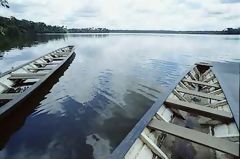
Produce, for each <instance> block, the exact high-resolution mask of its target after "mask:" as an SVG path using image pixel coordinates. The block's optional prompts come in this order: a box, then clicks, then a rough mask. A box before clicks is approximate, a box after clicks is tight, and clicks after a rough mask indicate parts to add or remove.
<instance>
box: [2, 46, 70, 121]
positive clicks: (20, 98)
mask: <svg viewBox="0 0 240 159" xmlns="http://www.w3.org/2000/svg"><path fill="white" fill-rule="evenodd" d="M66 47H69V46H66ZM66 47H63V48H66ZM60 49H62V48H60ZM60 49H57V50H60ZM74 49H75V47H74V46H72V48H71V50H70V53H69V55H68V56H66V58H65V59H64V60H62V61H61V62H60V63H59V64H58V65H57V66H56V67H54V68H53V69H52V70H50V71H49V73H48V74H46V75H45V76H43V78H40V79H39V81H37V82H36V83H35V84H33V85H32V86H31V87H30V88H28V89H27V90H26V91H25V92H23V93H21V94H20V95H19V96H18V97H16V98H14V99H13V100H11V101H9V102H8V103H6V104H5V105H3V106H2V107H0V120H1V119H2V118H4V116H5V115H6V114H7V113H8V112H9V111H11V110H12V109H13V108H14V107H15V106H16V105H19V104H20V103H21V102H23V101H24V99H26V98H27V97H29V96H30V95H31V94H32V93H34V91H35V90H36V89H38V88H39V87H40V86H41V85H42V84H43V83H44V82H46V81H47V79H48V78H50V77H51V76H52V75H54V73H55V72H56V71H57V70H59V69H60V68H61V67H62V66H63V65H64V64H65V63H66V62H67V61H68V60H69V59H70V57H72V56H73V55H74V53H75V52H74ZM57 50H54V51H57ZM54 51H52V52H54ZM52 52H50V53H52ZM50 53H47V54H45V55H43V56H41V57H39V58H37V59H40V58H42V57H44V56H46V55H48V54H50ZM37 59H35V60H37ZM35 60H32V61H30V62H28V63H25V64H23V66H25V65H27V64H29V63H31V62H33V61H35ZM23 66H22V65H21V66H19V67H17V68H16V69H15V70H17V69H19V68H21V67H23ZM12 71H13V70H11V71H7V72H8V73H9V72H12Z"/></svg>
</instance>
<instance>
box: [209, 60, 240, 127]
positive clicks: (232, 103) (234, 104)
mask: <svg viewBox="0 0 240 159" xmlns="http://www.w3.org/2000/svg"><path fill="white" fill-rule="evenodd" d="M218 64H219V63H218V62H213V67H212V68H210V69H211V71H212V72H213V73H214V75H215V77H216V78H217V80H218V82H219V84H220V86H221V88H222V91H223V94H224V96H225V98H226V100H227V103H228V104H229V109H230V111H231V113H232V115H233V118H234V122H235V123H236V125H237V128H238V129H239V114H238V115H236V114H235V111H233V107H235V108H238V110H237V112H239V103H237V102H236V101H235V100H234V99H233V97H232V96H231V93H230V89H228V86H227V84H226V83H225V82H224V79H223V78H222V76H221V75H220V72H219V71H218V70H217V65H218ZM239 67H240V64H239Z"/></svg>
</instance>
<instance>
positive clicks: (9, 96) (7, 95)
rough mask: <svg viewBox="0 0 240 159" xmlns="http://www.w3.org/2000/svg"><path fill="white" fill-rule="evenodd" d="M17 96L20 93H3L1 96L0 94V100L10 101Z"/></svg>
mask: <svg viewBox="0 0 240 159" xmlns="http://www.w3.org/2000/svg"><path fill="white" fill-rule="evenodd" d="M19 94H21V93H3V94H0V100H3V99H8V100H11V99H13V98H15V97H16V96H18V95H19Z"/></svg>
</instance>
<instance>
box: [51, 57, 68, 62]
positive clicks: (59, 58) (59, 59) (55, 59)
mask: <svg viewBox="0 0 240 159" xmlns="http://www.w3.org/2000/svg"><path fill="white" fill-rule="evenodd" d="M64 59H66V58H63V57H58V58H53V59H52V60H53V61H61V60H64Z"/></svg>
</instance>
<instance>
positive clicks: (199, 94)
mask: <svg viewBox="0 0 240 159" xmlns="http://www.w3.org/2000/svg"><path fill="white" fill-rule="evenodd" d="M176 90H177V91H178V92H182V93H186V94H191V95H194V96H199V97H203V98H209V99H214V100H223V99H225V98H224V97H221V96H216V95H213V94H207V93H203V92H197V91H193V90H187V89H183V88H176Z"/></svg>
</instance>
